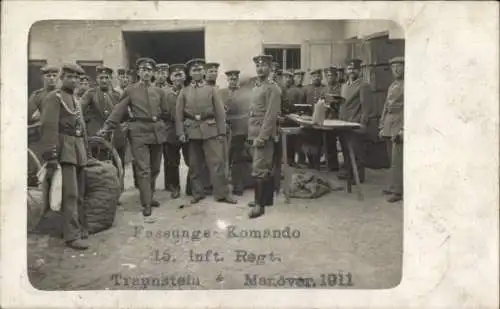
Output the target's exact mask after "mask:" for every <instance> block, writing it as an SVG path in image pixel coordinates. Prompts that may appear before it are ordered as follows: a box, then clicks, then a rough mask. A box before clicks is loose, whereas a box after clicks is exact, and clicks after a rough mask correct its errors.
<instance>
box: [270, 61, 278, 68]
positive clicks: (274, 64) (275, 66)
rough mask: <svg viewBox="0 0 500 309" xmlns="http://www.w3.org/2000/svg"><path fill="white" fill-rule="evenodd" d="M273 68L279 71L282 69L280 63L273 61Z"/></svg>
mask: <svg viewBox="0 0 500 309" xmlns="http://www.w3.org/2000/svg"><path fill="white" fill-rule="evenodd" d="M271 66H272V67H273V69H275V70H277V69H279V68H280V64H279V62H278V61H273V62H271Z"/></svg>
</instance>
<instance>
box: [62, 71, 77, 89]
mask: <svg viewBox="0 0 500 309" xmlns="http://www.w3.org/2000/svg"><path fill="white" fill-rule="evenodd" d="M79 80H80V77H79V76H78V74H76V73H70V72H65V73H63V74H62V75H61V84H62V86H63V87H64V88H66V89H70V90H74V89H75V88H76V87H77V86H78V82H79Z"/></svg>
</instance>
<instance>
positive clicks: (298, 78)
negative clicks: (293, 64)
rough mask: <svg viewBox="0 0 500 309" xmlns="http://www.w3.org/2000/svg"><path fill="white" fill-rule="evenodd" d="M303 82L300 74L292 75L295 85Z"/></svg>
mask: <svg viewBox="0 0 500 309" xmlns="http://www.w3.org/2000/svg"><path fill="white" fill-rule="evenodd" d="M303 82H304V78H303V77H302V75H295V76H294V77H293V83H294V84H295V86H300V85H302V83H303Z"/></svg>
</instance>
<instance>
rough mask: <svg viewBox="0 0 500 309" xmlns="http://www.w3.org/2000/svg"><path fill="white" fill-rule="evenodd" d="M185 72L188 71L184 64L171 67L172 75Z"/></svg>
mask: <svg viewBox="0 0 500 309" xmlns="http://www.w3.org/2000/svg"><path fill="white" fill-rule="evenodd" d="M184 70H186V66H185V65H184V64H182V63H176V64H172V65H171V66H170V74H174V73H180V72H184Z"/></svg>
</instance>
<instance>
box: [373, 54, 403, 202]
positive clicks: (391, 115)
mask: <svg viewBox="0 0 500 309" xmlns="http://www.w3.org/2000/svg"><path fill="white" fill-rule="evenodd" d="M390 64H391V69H392V74H393V75H394V82H393V83H392V84H391V86H389V90H388V91H387V99H386V101H385V105H384V111H383V113H382V119H381V121H380V133H379V136H380V137H382V138H384V139H385V140H386V141H387V150H388V152H389V157H391V170H390V181H389V186H388V189H387V190H384V193H385V194H387V195H389V197H388V198H387V201H388V202H390V203H394V202H397V201H400V200H402V199H403V126H404V58H403V57H395V58H393V59H391V60H390Z"/></svg>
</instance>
